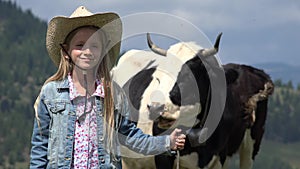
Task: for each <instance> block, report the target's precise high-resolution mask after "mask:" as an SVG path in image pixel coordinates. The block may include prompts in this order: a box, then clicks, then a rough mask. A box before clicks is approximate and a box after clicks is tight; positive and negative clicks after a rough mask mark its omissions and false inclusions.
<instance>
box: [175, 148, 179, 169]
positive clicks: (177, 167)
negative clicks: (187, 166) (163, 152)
mask: <svg viewBox="0 0 300 169" xmlns="http://www.w3.org/2000/svg"><path fill="white" fill-rule="evenodd" d="M176 152H177V159H176V160H177V161H176V169H179V157H180V154H179V150H177V151H176Z"/></svg>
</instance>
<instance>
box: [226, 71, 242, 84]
mask: <svg viewBox="0 0 300 169" xmlns="http://www.w3.org/2000/svg"><path fill="white" fill-rule="evenodd" d="M225 76H226V82H227V85H229V84H231V83H234V82H235V81H236V80H237V78H238V77H239V73H238V72H237V71H236V70H234V69H226V70H225Z"/></svg>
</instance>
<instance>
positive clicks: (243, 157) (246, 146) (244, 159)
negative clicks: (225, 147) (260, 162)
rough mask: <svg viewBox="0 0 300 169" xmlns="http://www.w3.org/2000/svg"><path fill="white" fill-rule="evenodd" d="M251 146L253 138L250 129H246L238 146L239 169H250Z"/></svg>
mask: <svg viewBox="0 0 300 169" xmlns="http://www.w3.org/2000/svg"><path fill="white" fill-rule="evenodd" d="M253 146H254V140H253V139H252V138H251V130H250V129H247V130H246V132H245V135H244V139H243V142H242V144H241V146H240V150H239V154H240V169H252V166H253V159H252V153H253Z"/></svg>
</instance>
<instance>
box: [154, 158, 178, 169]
mask: <svg viewBox="0 0 300 169" xmlns="http://www.w3.org/2000/svg"><path fill="white" fill-rule="evenodd" d="M154 159H155V166H156V168H157V169H173V165H174V160H175V156H167V155H156V156H155V157H154Z"/></svg>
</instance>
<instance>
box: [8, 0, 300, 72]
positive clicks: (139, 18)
mask: <svg viewBox="0 0 300 169" xmlns="http://www.w3.org/2000/svg"><path fill="white" fill-rule="evenodd" d="M12 1H14V2H16V4H17V5H18V6H20V7H21V8H22V9H24V10H27V9H30V10H31V11H32V13H33V14H34V15H35V16H37V17H39V18H41V19H43V20H45V21H47V22H49V20H50V19H51V18H53V17H55V16H57V15H63V16H70V15H71V13H72V12H73V11H74V10H75V9H76V8H77V7H78V6H81V5H83V6H86V8H88V9H89V10H90V11H92V12H115V13H118V14H119V15H120V17H121V19H122V20H124V22H123V24H124V25H123V27H124V30H135V29H136V28H137V27H143V26H145V27H147V28H148V29H149V31H150V32H152V31H153V32H155V31H158V30H156V29H154V28H161V29H164V31H166V30H168V31H169V32H163V33H162V34H163V35H164V36H165V37H167V38H164V36H163V37H160V36H155V35H157V34H154V38H153V41H154V42H155V43H156V44H158V45H159V46H161V47H164V48H168V47H169V46H170V45H171V44H173V43H176V42H178V41H195V42H196V43H197V44H199V45H201V46H204V47H209V45H210V44H211V43H214V40H215V38H216V36H217V35H218V34H219V33H220V32H223V36H222V40H221V44H220V51H219V55H218V56H219V58H220V61H221V62H222V63H224V64H225V63H229V62H235V63H243V64H250V65H251V64H259V63H268V62H277V63H285V64H289V65H293V66H300V56H299V49H300V31H299V30H300V1H299V0H285V1H281V0H264V1H261V0H242V1H241V0H231V1H229V0H224V1H220V0H184V1H183V0H164V1H161V0H151V1H138V0H122V1H117V0H51V1H43V0H12ZM149 16H154V18H149ZM170 20H171V21H173V22H172V23H171V21H170ZM127 22H128V23H127ZM178 25H179V27H178ZM147 28H143V29H142V30H137V31H138V32H137V33H136V34H132V33H130V34H128V33H127V34H126V33H125V35H127V37H124V41H123V42H122V49H121V50H122V51H125V50H129V49H132V48H136V49H145V48H147V46H146V43H144V42H145V41H146V40H145V36H144V34H143V33H144V31H148V30H147ZM166 28H167V29H166ZM155 33H158V34H159V32H155ZM177 35H178V36H177ZM172 38H173V39H172ZM174 38H175V40H174ZM140 41H142V43H141V42H140Z"/></svg>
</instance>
